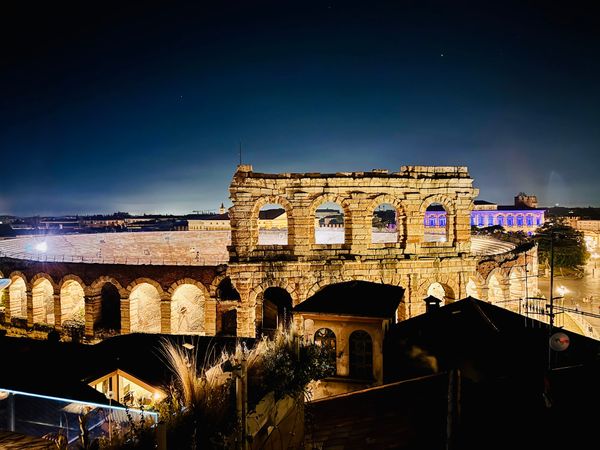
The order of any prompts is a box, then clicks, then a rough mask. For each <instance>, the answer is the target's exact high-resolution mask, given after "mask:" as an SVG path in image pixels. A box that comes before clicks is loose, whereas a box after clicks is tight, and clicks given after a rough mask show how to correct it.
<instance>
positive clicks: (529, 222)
mask: <svg viewBox="0 0 600 450" xmlns="http://www.w3.org/2000/svg"><path fill="white" fill-rule="evenodd" d="M525 221H526V223H527V226H528V227H532V226H533V216H527V217H526V218H525Z"/></svg>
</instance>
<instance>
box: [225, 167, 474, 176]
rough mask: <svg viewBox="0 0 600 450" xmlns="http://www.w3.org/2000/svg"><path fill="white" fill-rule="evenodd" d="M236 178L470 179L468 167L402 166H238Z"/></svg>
mask: <svg viewBox="0 0 600 450" xmlns="http://www.w3.org/2000/svg"><path fill="white" fill-rule="evenodd" d="M235 177H236V178H237V177H241V178H263V179H300V178H433V179H436V178H437V179H439V178H470V175H469V170H468V168H467V167H466V166H402V167H401V168H400V171H398V172H392V173H389V172H388V171H387V170H385V169H374V170H372V171H366V172H336V173H319V172H306V173H260V172H254V171H253V169H252V166H251V165H248V164H246V165H241V166H238V168H237V171H236V173H235Z"/></svg>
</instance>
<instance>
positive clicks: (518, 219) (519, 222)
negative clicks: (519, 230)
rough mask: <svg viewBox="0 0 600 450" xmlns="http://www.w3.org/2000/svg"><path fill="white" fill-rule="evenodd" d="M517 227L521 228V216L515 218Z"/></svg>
mask: <svg viewBox="0 0 600 450" xmlns="http://www.w3.org/2000/svg"><path fill="white" fill-rule="evenodd" d="M517 226H518V227H522V226H523V216H521V215H519V216H517Z"/></svg>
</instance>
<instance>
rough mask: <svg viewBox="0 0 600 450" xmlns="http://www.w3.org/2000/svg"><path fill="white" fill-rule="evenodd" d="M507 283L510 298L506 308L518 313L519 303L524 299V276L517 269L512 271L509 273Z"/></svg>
mask: <svg viewBox="0 0 600 450" xmlns="http://www.w3.org/2000/svg"><path fill="white" fill-rule="evenodd" d="M508 281H509V291H508V292H509V296H510V302H509V305H508V307H509V308H510V309H511V310H513V311H518V310H519V305H520V304H521V301H522V300H523V299H524V298H525V274H524V273H523V272H522V271H520V270H519V269H513V270H511V271H510V275H509V277H508Z"/></svg>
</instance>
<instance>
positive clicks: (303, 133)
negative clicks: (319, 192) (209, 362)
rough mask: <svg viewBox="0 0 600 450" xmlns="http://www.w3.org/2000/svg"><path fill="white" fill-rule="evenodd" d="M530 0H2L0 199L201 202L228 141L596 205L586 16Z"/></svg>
mask: <svg viewBox="0 0 600 450" xmlns="http://www.w3.org/2000/svg"><path fill="white" fill-rule="evenodd" d="M5 3H15V4H18V6H14V7H7V6H6V5H5ZM59 3H60V4H61V5H62V6H61V7H58V6H57V5H58V4H59ZM125 3H127V5H126V6H124V5H123V4H125ZM548 3H551V2H546V1H540V2H535V3H529V4H526V2H515V3H511V2H508V1H498V2H487V1H478V2H472V3H470V4H469V3H460V2H455V1H452V2H450V1H446V2H440V3H430V2H424V1H414V2H402V1H393V2H378V1H373V0H369V1H366V0H365V1H363V2H352V1H349V0H346V1H307V0H304V1H300V2H292V1H285V0H279V1H277V2H258V1H224V0H222V1H217V0H214V1H212V2H210V3H204V2H194V3H178V2H173V1H168V2H167V1H163V2H151V1H142V2H125V1H119V2H114V3H112V2H109V1H106V0H104V1H97V2H91V1H78V2H74V3H72V4H70V5H69V4H68V3H67V2H58V1H55V2H49V1H44V2H39V3H38V4H36V3H35V2H18V1H15V2H2V6H0V38H1V41H0V42H1V43H0V46H1V48H0V50H1V51H0V154H1V156H2V163H3V168H2V171H1V172H0V214H17V215H28V214H42V215H44V214H56V215H58V214H75V213H79V214H83V213H94V212H103V213H111V212H114V211H129V212H132V213H144V212H145V213H190V212H191V211H192V210H210V209H213V210H214V209H216V208H218V206H219V205H220V203H221V202H222V201H224V202H225V203H226V204H228V198H227V197H228V191H227V188H228V185H229V182H230V180H231V176H232V174H233V172H234V170H235V167H236V165H237V163H238V143H239V141H242V142H243V158H244V163H249V164H252V165H253V166H254V170H256V171H260V172H295V171H298V172H303V171H307V172H331V171H334V172H335V171H362V170H370V169H373V168H387V169H390V170H398V168H399V167H400V166H402V165H407V164H408V165H410V164H424V165H466V166H468V167H469V169H470V172H471V174H472V176H473V177H474V178H475V185H476V186H478V187H479V188H480V189H481V193H480V196H479V198H480V199H485V200H489V201H494V202H500V203H502V204H510V203H511V202H512V198H513V196H514V195H515V194H516V193H518V192H519V191H525V192H528V193H532V194H537V195H538V198H539V199H540V202H541V204H543V205H553V204H555V203H560V204H561V205H563V204H566V205H573V206H574V205H582V206H587V205H595V206H600V182H599V181H598V178H599V176H600V164H599V163H600V19H599V17H600V14H598V11H593V10H590V9H589V7H584V6H583V5H584V4H585V3H581V4H579V6H578V5H577V3H576V2H560V3H561V5H564V6H548ZM552 3H559V2H552ZM587 3H590V2H587ZM492 4H494V5H492ZM567 6H568V8H571V9H565V8H567Z"/></svg>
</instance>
